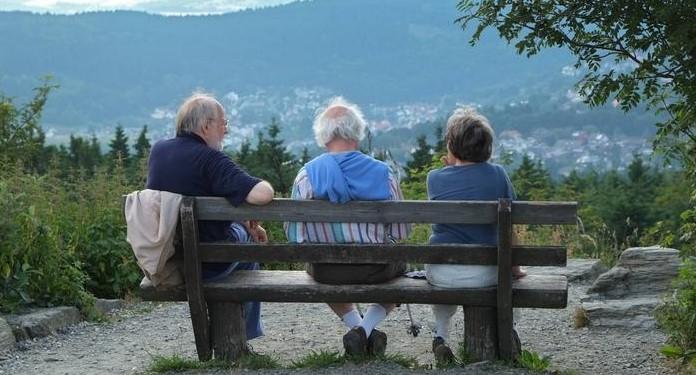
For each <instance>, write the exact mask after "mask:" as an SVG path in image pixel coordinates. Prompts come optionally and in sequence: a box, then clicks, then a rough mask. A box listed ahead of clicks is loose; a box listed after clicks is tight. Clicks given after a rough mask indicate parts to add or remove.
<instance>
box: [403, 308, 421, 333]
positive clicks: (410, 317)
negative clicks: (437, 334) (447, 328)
mask: <svg viewBox="0 0 696 375" xmlns="http://www.w3.org/2000/svg"><path fill="white" fill-rule="evenodd" d="M406 311H408V320H410V321H411V326H409V327H408V330H406V333H408V334H409V335H413V337H418V334H419V333H420V330H421V328H422V326H421V325H420V324H418V323H416V322H415V321H413V315H412V314H411V305H409V304H406Z"/></svg>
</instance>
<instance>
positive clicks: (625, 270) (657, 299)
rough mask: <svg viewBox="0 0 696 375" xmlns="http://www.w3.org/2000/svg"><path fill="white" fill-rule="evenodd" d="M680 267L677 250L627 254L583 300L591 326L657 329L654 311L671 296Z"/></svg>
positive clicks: (636, 250) (650, 249)
mask: <svg viewBox="0 0 696 375" xmlns="http://www.w3.org/2000/svg"><path fill="white" fill-rule="evenodd" d="M680 263H681V260H680V258H679V251H678V250H675V249H668V248H664V247H658V246H652V247H635V248H630V249H627V250H625V251H624V252H623V253H622V254H621V256H620V257H619V260H618V262H617V263H616V266H614V267H613V268H612V269H610V270H609V271H607V272H605V273H603V274H602V275H600V276H599V277H598V278H597V280H595V282H594V283H593V284H592V286H591V287H590V288H589V289H588V290H587V297H585V298H583V300H582V309H583V310H584V313H585V316H586V317H587V320H588V323H589V325H590V326H603V327H644V328H649V327H652V326H654V325H655V320H654V319H653V318H652V313H653V310H654V309H655V307H657V305H659V304H660V303H661V302H662V299H663V297H664V296H665V294H667V293H671V292H672V289H673V288H672V281H673V280H674V278H675V277H676V276H677V274H678V271H679V265H680Z"/></svg>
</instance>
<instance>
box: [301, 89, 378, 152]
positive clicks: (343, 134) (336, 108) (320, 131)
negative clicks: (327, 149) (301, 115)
mask: <svg viewBox="0 0 696 375" xmlns="http://www.w3.org/2000/svg"><path fill="white" fill-rule="evenodd" d="M312 128H313V130H314V139H316V141H317V144H318V145H319V146H320V147H324V146H326V144H328V143H329V142H331V141H332V140H333V139H334V138H341V139H345V140H347V141H356V142H360V141H361V140H362V139H363V138H365V130H366V129H367V123H366V122H365V118H364V117H363V113H362V111H361V110H360V108H359V107H358V106H357V105H355V104H353V103H351V102H349V101H347V100H345V99H344V98H342V97H340V96H337V97H334V98H331V100H329V104H328V105H327V106H326V108H324V109H323V110H321V111H320V112H318V114H317V116H316V117H315V118H314V125H313V127H312Z"/></svg>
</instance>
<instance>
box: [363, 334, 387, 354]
mask: <svg viewBox="0 0 696 375" xmlns="http://www.w3.org/2000/svg"><path fill="white" fill-rule="evenodd" d="M385 350H387V334H386V333H384V332H382V331H379V330H376V329H373V330H372V333H370V337H368V338H367V353H368V354H369V355H373V356H380V355H384V351H385Z"/></svg>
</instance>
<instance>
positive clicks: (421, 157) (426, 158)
mask: <svg viewBox="0 0 696 375" xmlns="http://www.w3.org/2000/svg"><path fill="white" fill-rule="evenodd" d="M416 143H417V145H418V146H417V147H416V149H415V150H414V151H413V152H411V161H409V162H408V163H406V173H408V176H409V178H410V176H411V173H413V172H415V171H417V170H421V169H423V168H425V167H426V166H428V165H429V164H430V161H431V160H432V159H433V156H432V152H433V148H432V147H431V146H430V145H429V144H428V141H427V140H426V138H425V135H421V136H420V137H418V138H417V139H416Z"/></svg>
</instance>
